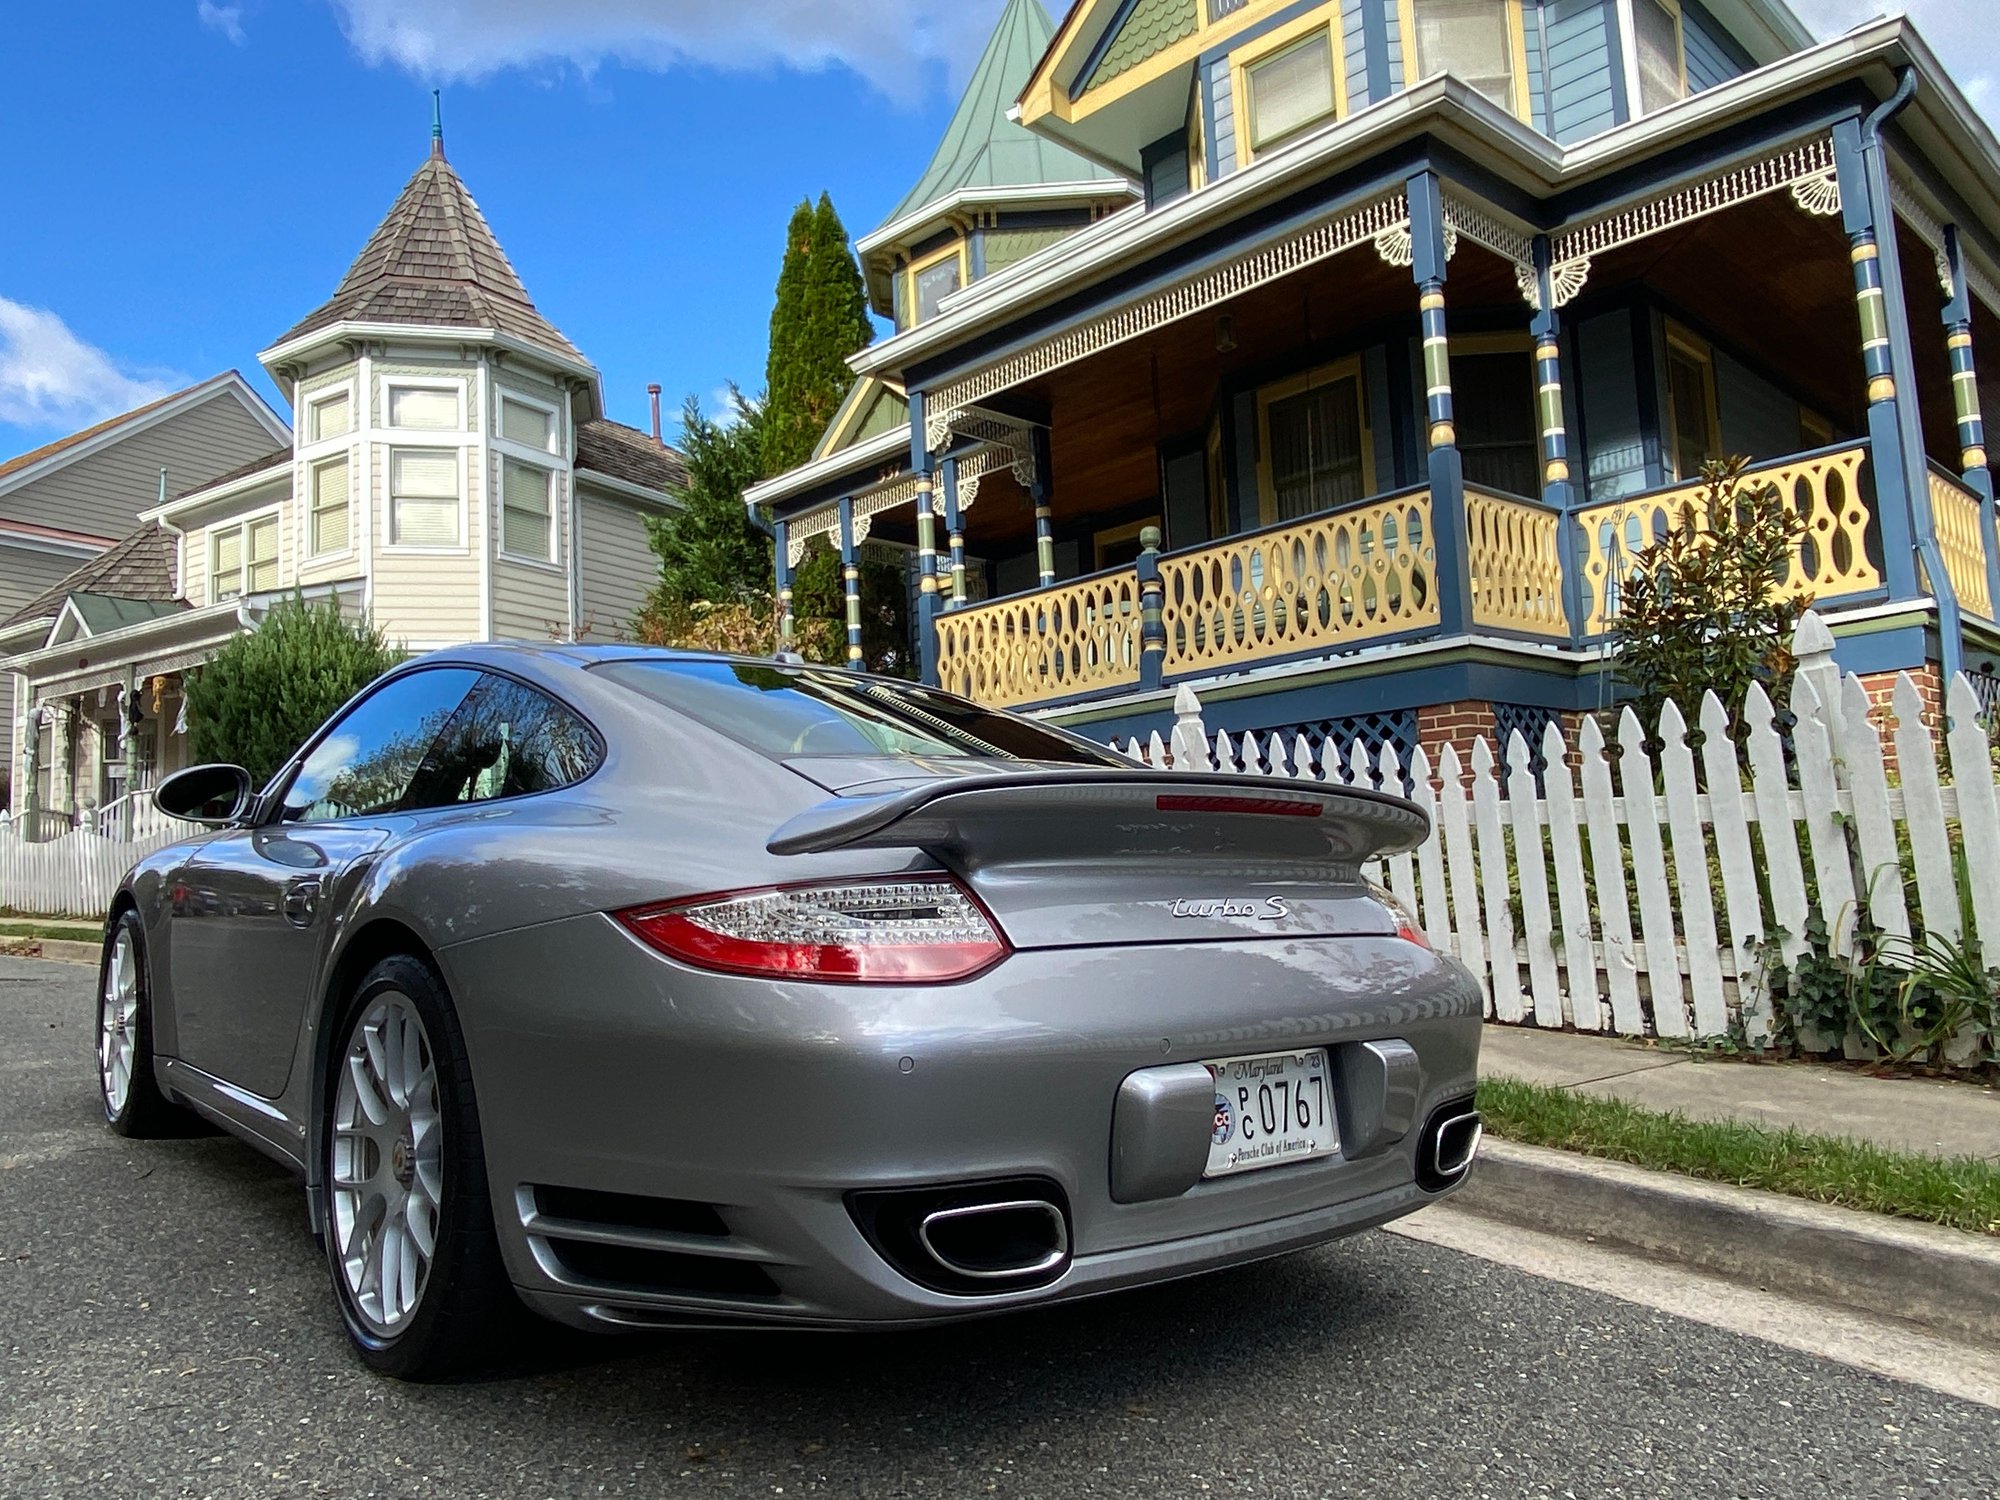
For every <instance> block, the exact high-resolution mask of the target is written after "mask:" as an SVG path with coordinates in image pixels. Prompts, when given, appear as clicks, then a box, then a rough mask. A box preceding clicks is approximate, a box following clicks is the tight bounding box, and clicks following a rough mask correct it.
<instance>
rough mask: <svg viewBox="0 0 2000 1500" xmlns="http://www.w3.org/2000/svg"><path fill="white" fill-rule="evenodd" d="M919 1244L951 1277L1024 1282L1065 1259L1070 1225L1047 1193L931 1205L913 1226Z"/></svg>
mask: <svg viewBox="0 0 2000 1500" xmlns="http://www.w3.org/2000/svg"><path fill="white" fill-rule="evenodd" d="M917 1243H918V1244H920V1245H922V1246H923V1248H924V1253H925V1254H926V1255H928V1256H930V1258H931V1259H932V1260H934V1261H936V1262H937V1264H938V1265H940V1266H942V1267H943V1268H944V1269H945V1270H946V1271H948V1272H950V1273H951V1274H952V1275H953V1276H963V1277H965V1278H967V1279H968V1280H971V1281H981V1282H1007V1281H1027V1280H1033V1279H1036V1278H1042V1277H1046V1276H1047V1275H1048V1274H1049V1273H1050V1272H1051V1271H1054V1270H1055V1269H1056V1268H1057V1267H1059V1266H1061V1265H1062V1264H1063V1263H1064V1262H1065V1261H1067V1260H1068V1259H1069V1225H1068V1222H1067V1221H1066V1220H1065V1219H1064V1218H1063V1211H1062V1210H1061V1209H1060V1208H1058V1207H1057V1206H1056V1205H1055V1204H1053V1203H1051V1202H1049V1201H1048V1200H1047V1199H1045V1198H1010V1199H1006V1200H1004V1201H1001V1202H995V1203H968V1204H963V1205H960V1206H958V1207H954V1208H940V1209H936V1210H933V1211H932V1212H930V1213H928V1214H925V1215H924V1217H923V1219H922V1220H921V1221H920V1222H919V1223H918V1225H917ZM995 1289H996V1290H998V1288H997V1287H996V1288H995Z"/></svg>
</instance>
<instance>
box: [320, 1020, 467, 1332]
mask: <svg viewBox="0 0 2000 1500" xmlns="http://www.w3.org/2000/svg"><path fill="white" fill-rule="evenodd" d="M332 1126H333V1129H332V1136H331V1142H330V1149H329V1160H328V1182H329V1188H330V1200H331V1202H330V1206H331V1208H332V1221H333V1222H332V1226H331V1227H332V1231H333V1234H334V1249H335V1255H336V1262H337V1264H338V1266H339V1269H340V1275H341V1278H342V1280H343V1282H344V1283H345V1285H346V1290H347V1294H348V1298H349V1300H350V1301H351V1302H352V1303H353V1306H354V1310H355V1312H356V1313H357V1315H358V1316H359V1317H360V1320H361V1322H362V1323H363V1325H364V1326H366V1327H367V1329H368V1330H369V1331H370V1332H371V1333H374V1334H375V1335H377V1336H378V1337H382V1338H390V1337H394V1336H395V1335H396V1334H397V1333H399V1332H401V1331H402V1329H403V1327H404V1325H405V1324H407V1323H408V1321H409V1319H410V1318H411V1317H412V1315H414V1313H415V1312H416V1310H417V1307H418V1305H419V1304H420V1303H421V1302H422V1300H423V1295H424V1284H425V1282H426V1280H427V1279H428V1278H429V1276H430V1269H431V1263H432V1260H433V1259H434V1258H435V1256H436V1254H437V1238H438V1225H439V1221H440V1219H441V1217H442V1213H443V1206H444V1168H443V1161H444V1151H443V1135H444V1132H443V1126H442V1123H441V1121H440V1118H439V1112H438V1082H437V1063H436V1060H435V1058H434V1056H433V1054H432V1050H431V1039H430V1035H429V1033H428V1032H427V1031H426V1030H425V1028H424V1023H423V1020H422V1018H421V1017H420V1016H419V1015H418V1014H417V1010H416V1006H415V1005H414V1004H412V1003H411V1001H410V999H409V997H408V996H406V995H404V994H402V993H400V992H398V991H395V990H387V991H383V992H381V993H379V994H377V995H375V996H374V997H373V998H372V999H371V1000H370V1001H369V1003H368V1005H367V1006H366V1007H365V1008H364V1009H363V1010H362V1012H361V1013H360V1015H359V1016H358V1017H357V1018H356V1019H355V1022H354V1025H353V1028H352V1030H351V1031H350V1032H349V1033H348V1038H347V1046H346V1050H345V1051H344V1053H343V1054H342V1057H341V1063H340V1075H339V1086H338V1087H337V1089H336V1090H335V1093H334V1102H333V1121H332Z"/></svg>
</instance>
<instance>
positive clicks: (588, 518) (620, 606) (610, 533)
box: [577, 490, 660, 640]
mask: <svg viewBox="0 0 2000 1500" xmlns="http://www.w3.org/2000/svg"><path fill="white" fill-rule="evenodd" d="M577 521H578V536H577V561H578V563H579V565H580V568H581V572H582V580H581V582H582V596H581V598H580V599H579V600H578V603H577V617H578V620H579V621H580V622H581V623H582V624H587V625H589V626H590V627H591V636H592V638H593V639H596V640H627V639H629V638H630V637H631V634H632V620H633V617H634V616H636V615H637V614H638V613H639V611H640V609H641V608H643V607H644V605H645V603H646V596H647V595H648V594H650V593H651V592H652V590H653V585H654V584H656V583H658V582H659V580H660V559H659V557H658V556H657V555H656V554H655V553H654V551H653V548H652V543H651V541H650V540H649V538H648V536H647V533H646V519H645V514H644V512H643V511H641V509H640V508H639V507H638V506H635V505H631V504H628V503H626V502H625V501H623V500H617V499H613V498H611V497H610V496H605V495H593V494H591V493H589V491H587V490H584V491H581V492H579V494H578V497H577Z"/></svg>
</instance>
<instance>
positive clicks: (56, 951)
mask: <svg viewBox="0 0 2000 1500" xmlns="http://www.w3.org/2000/svg"><path fill="white" fill-rule="evenodd" d="M35 942H37V943H38V944H40V945H41V949H42V955H41V956H42V957H43V958H45V959H49V960H52V961H54V962H56V963H59V964H88V965H90V967H91V968H93V969H94V968H96V967H97V963H98V960H99V959H100V958H102V957H103V955H104V949H103V945H102V944H101V943H81V942H72V941H71V940H70V939H68V938H36V939H35Z"/></svg>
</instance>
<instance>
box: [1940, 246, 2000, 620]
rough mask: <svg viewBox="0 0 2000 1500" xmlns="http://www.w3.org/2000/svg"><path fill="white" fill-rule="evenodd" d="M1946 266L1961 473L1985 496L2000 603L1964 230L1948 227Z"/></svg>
mask: <svg viewBox="0 0 2000 1500" xmlns="http://www.w3.org/2000/svg"><path fill="white" fill-rule="evenodd" d="M1944 263H1945V270H1946V272H1947V273H1948V275H1949V277H1950V279H1951V300H1950V301H1949V302H1947V303H1945V305H1944V331H1945V346H1946V348H1947V350H1948V351H1949V352H1950V355H1951V404H1952V410H1953V413H1954V415H1955V416H1956V418H1957V421H1958V453H1959V470H1960V472H1961V473H1962V474H1963V476H1964V478H1965V484H1966V488H1967V489H1969V490H1971V491H1972V493H1973V494H1975V495H1977V496H1978V497H1979V532H1980V538H1979V539H1980V543H1981V545H1982V546H1984V547H1985V549H1986V595H1987V597H1988V598H1989V599H1992V600H1994V601H1995V603H1996V604H2000V525H1996V519H1995V516H1994V494H1993V471H1992V469H1991V468H1990V467H1988V465H1987V462H1986V419H1985V417H1984V415H1983V414H1982V413H1981V412H1980V409H1979V365H1978V362H1977V360H1976V359H1975V358H1974V357H1973V353H1972V289H1971V286H1970V284H1969V283H1968V281H1967V279H1966V274H1965V249H1964V246H1963V245H1961V244H1960V242H1959V237H1958V226H1957V225H1956V224H1947V225H1945V226H1944Z"/></svg>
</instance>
